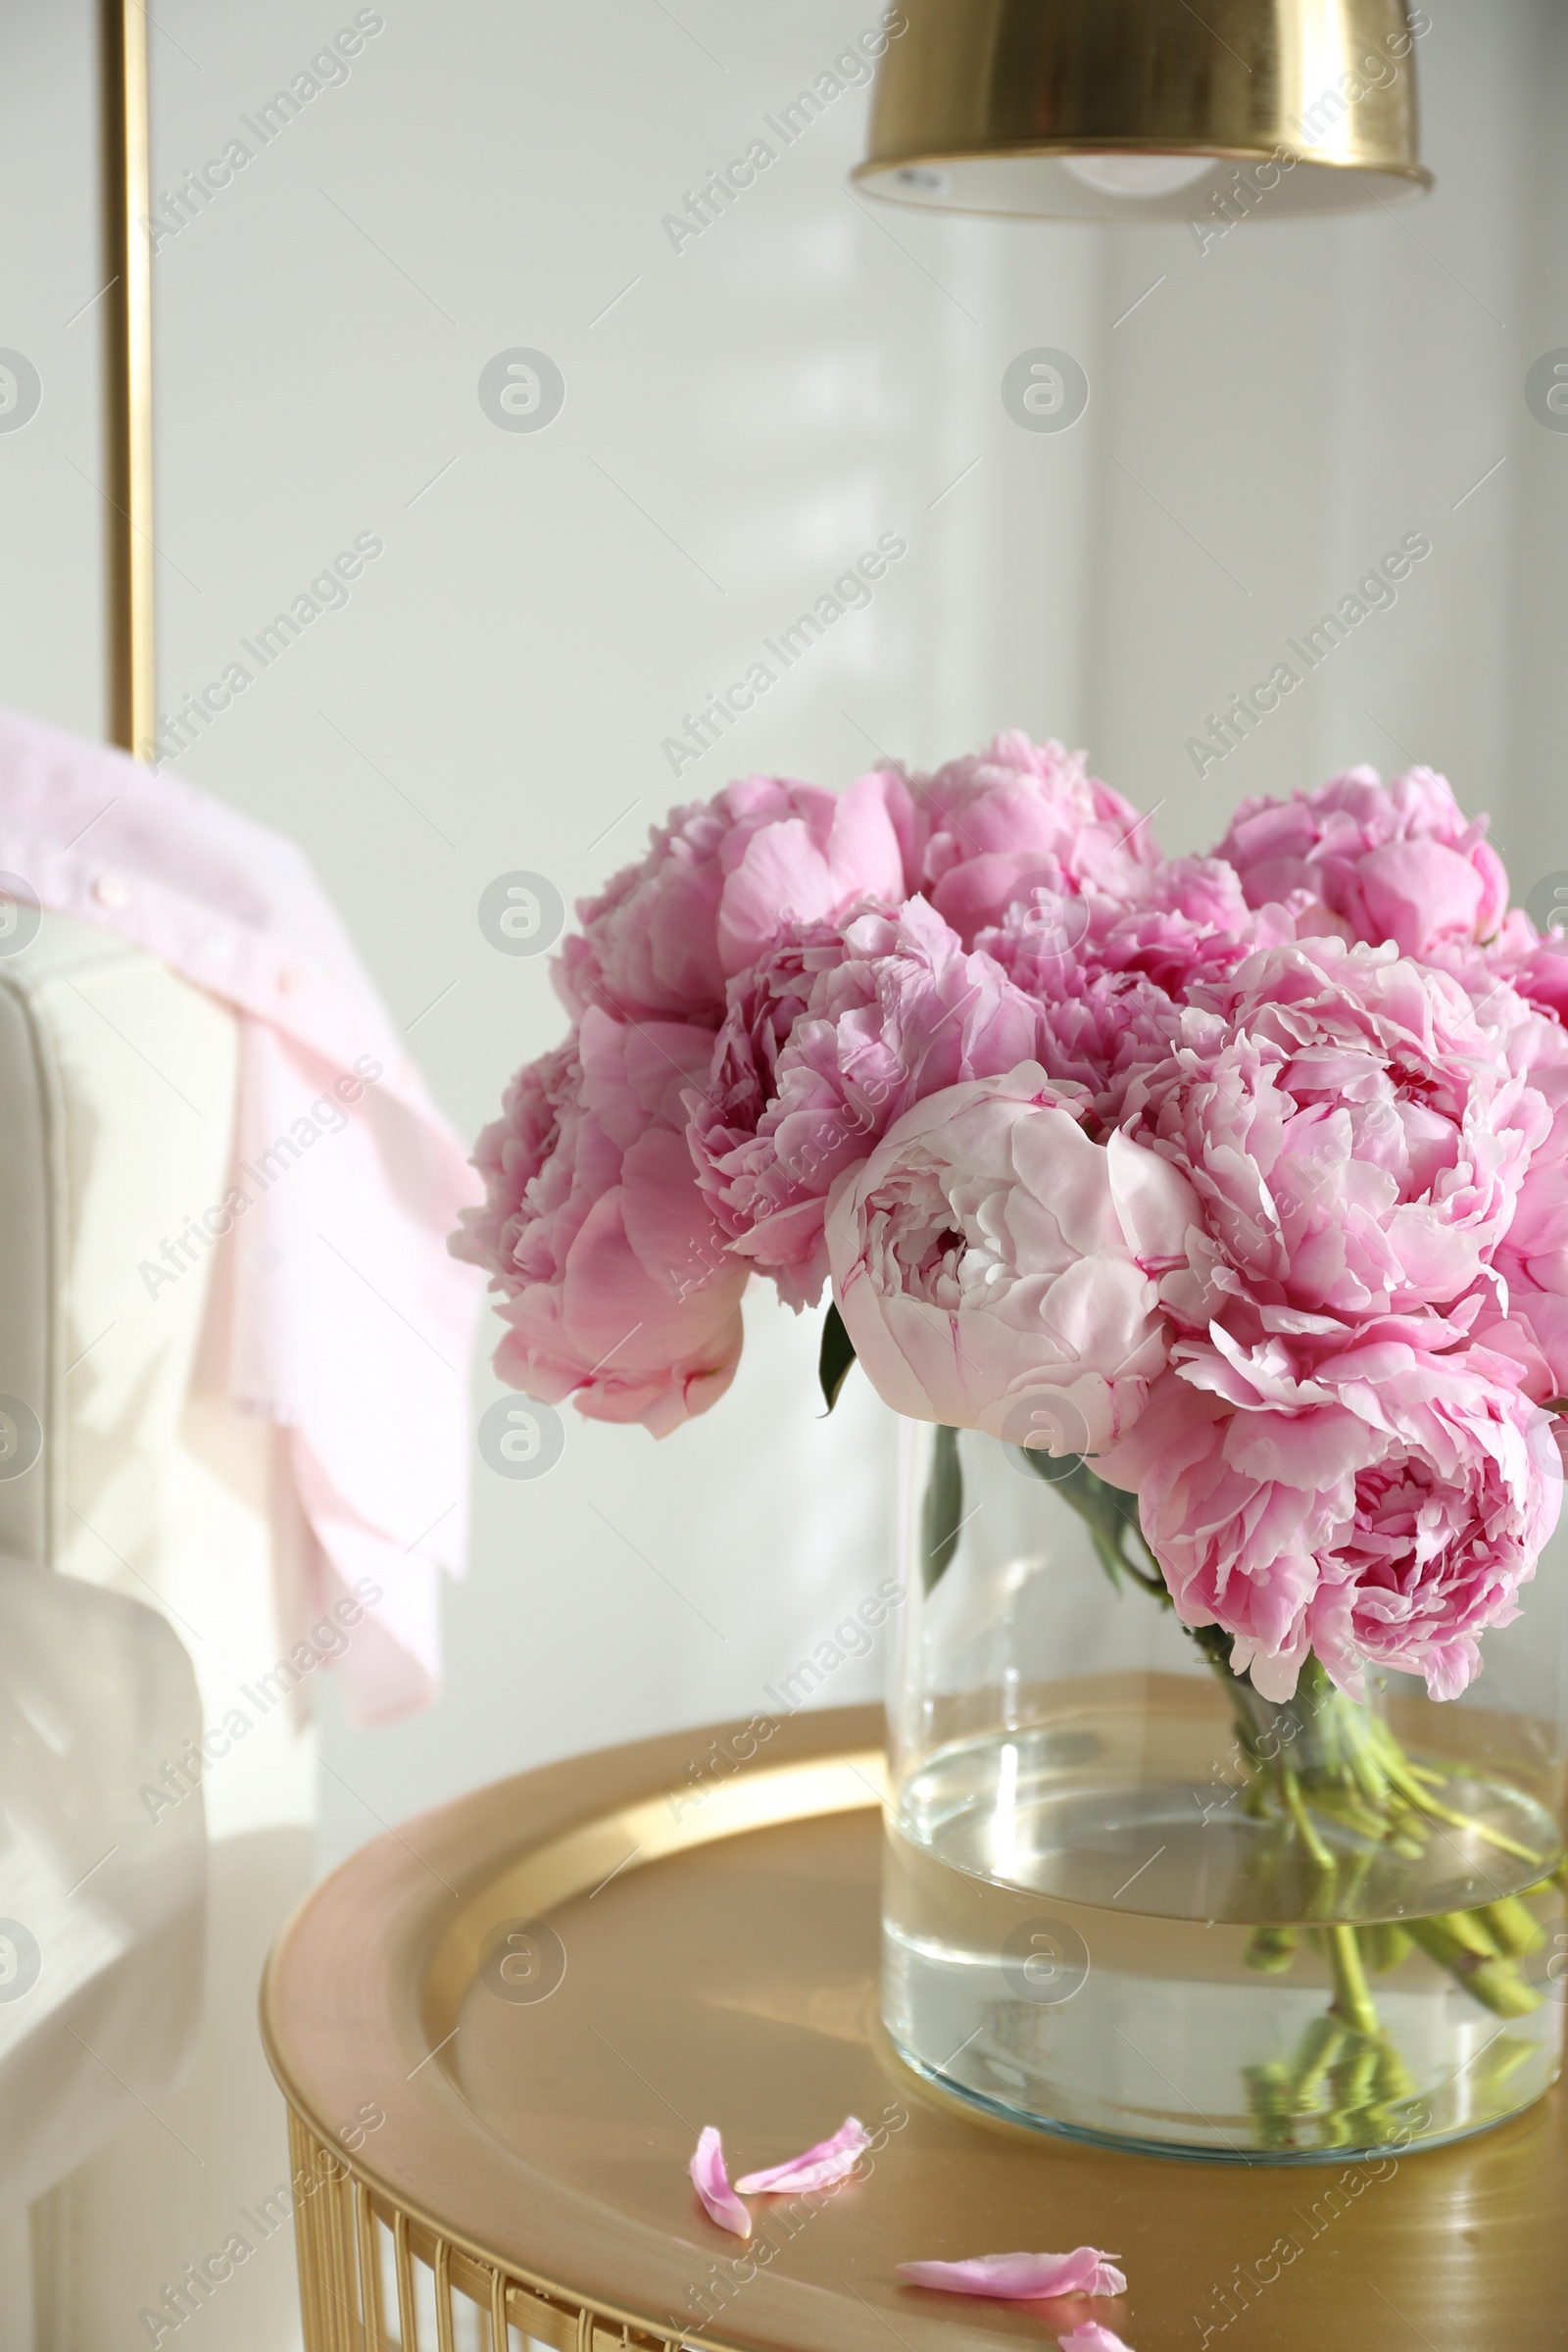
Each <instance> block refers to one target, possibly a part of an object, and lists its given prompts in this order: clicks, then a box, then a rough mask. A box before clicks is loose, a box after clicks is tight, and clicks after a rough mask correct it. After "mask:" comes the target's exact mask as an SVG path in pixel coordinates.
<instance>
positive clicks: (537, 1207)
mask: <svg viewBox="0 0 1568 2352" xmlns="http://www.w3.org/2000/svg"><path fill="white" fill-rule="evenodd" d="M711 1050H712V1039H711V1036H710V1034H709V1033H708V1031H706V1030H703V1029H694V1028H691V1027H688V1026H687V1025H686V1024H684V1023H682V1022H677V1021H648V1022H643V1023H640V1024H637V1025H634V1026H631V1027H628V1026H626V1025H625V1024H623V1023H621V1022H619V1021H614V1020H612V1019H611V1018H610V1016H609V1014H608V1013H605V1012H602V1011H599V1010H598V1009H597V1008H593V1009H590V1010H589V1012H588V1013H587V1014H585V1016H584V1018H583V1022H582V1028H581V1033H580V1036H579V1038H578V1040H577V1045H576V1050H575V1052H573V1050H572V1049H571V1048H569V1047H568V1048H564V1049H559V1050H558V1051H557V1052H555V1053H553V1054H546V1055H545V1056H544V1057H543V1059H542V1060H540V1061H539V1062H536V1063H533V1064H530V1065H529V1066H528V1067H527V1068H525V1069H523V1070H520V1071H519V1072H518V1073H517V1075H516V1077H515V1079H514V1080H513V1082H512V1085H511V1086H510V1087H509V1089H508V1091H507V1096H506V1102H505V1104H504V1107H503V1111H502V1116H501V1118H500V1119H499V1120H498V1121H497V1122H496V1123H495V1124H494V1125H493V1126H491V1127H487V1128H486V1129H485V1131H484V1133H483V1135H481V1137H480V1138H479V1144H478V1148H477V1151H476V1152H475V1155H474V1164H475V1165H476V1166H477V1167H478V1169H479V1171H480V1173H481V1174H482V1175H483V1176H484V1178H485V1188H486V1198H485V1201H484V1204H483V1206H482V1207H480V1208H477V1209H469V1210H466V1211H465V1212H464V1231H463V1232H462V1233H461V1234H460V1235H458V1236H457V1237H456V1238H455V1239H454V1241H453V1244H452V1248H453V1251H454V1254H455V1255H457V1256H460V1257H466V1258H469V1259H471V1260H472V1261H473V1263H474V1264H476V1265H480V1266H483V1267H485V1268H486V1270H487V1271H488V1272H489V1273H490V1275H491V1277H492V1288H493V1289H496V1290H499V1291H500V1292H502V1293H503V1295H504V1297H505V1299H506V1304H505V1305H504V1306H503V1307H502V1309H501V1312H502V1315H503V1316H504V1318H505V1319H506V1321H507V1322H508V1323H509V1324H510V1325H511V1327H512V1328H511V1329H510V1330H509V1331H508V1332H507V1334H506V1336H505V1338H504V1339H503V1340H502V1342H501V1345H500V1348H498V1349H497V1352H496V1369H497V1371H498V1372H499V1373H500V1374H501V1376H502V1378H503V1379H504V1380H507V1381H510V1382H511V1383H512V1385H513V1386H514V1387H515V1388H520V1389H524V1390H526V1391H527V1393H528V1394H529V1395H530V1396H532V1397H540V1398H542V1399H544V1400H545V1401H546V1402H547V1403H552V1404H554V1403H559V1402H560V1401H561V1400H562V1399H563V1398H564V1397H568V1396H569V1397H571V1398H572V1400H573V1402H574V1403H575V1404H576V1407H577V1409H578V1411H579V1412H581V1413H584V1414H586V1415H587V1416H588V1417H589V1418H590V1419H593V1420H599V1421H641V1422H642V1424H643V1425H644V1427H645V1428H647V1429H650V1430H652V1431H653V1433H654V1435H655V1436H656V1437H663V1436H664V1435H666V1434H667V1432H668V1431H670V1430H671V1429H673V1428H675V1427H676V1425H677V1424H678V1423H679V1422H681V1421H683V1420H686V1419H687V1418H689V1417H690V1416H691V1415H692V1414H694V1413H700V1412H706V1410H707V1409H708V1407H709V1406H710V1405H711V1404H712V1403H714V1402H716V1400H717V1399H718V1397H721V1396H722V1395H723V1393H724V1391H725V1390H726V1389H727V1388H728V1386H729V1384H730V1381H731V1379H732V1378H733V1377H734V1372H735V1365H736V1362H737V1360H738V1359H739V1356H740V1349H741V1315H740V1297H741V1292H742V1291H743V1290H744V1288H745V1286H746V1268H745V1267H744V1266H739V1265H737V1264H736V1263H735V1262H734V1260H733V1259H731V1258H730V1257H729V1255H728V1253H727V1251H726V1250H725V1249H724V1237H723V1235H722V1234H721V1233H720V1232H719V1231H718V1229H717V1227H716V1226H715V1225H714V1223H713V1219H712V1216H711V1212H710V1210H709V1208H708V1205H707V1203H706V1201H704V1199H703V1197H702V1194H701V1193H700V1192H699V1191H698V1189H697V1185H696V1183H695V1181H694V1176H693V1170H692V1164H691V1155H690V1153H689V1152H688V1151H687V1149H686V1142H685V1135H684V1128H685V1112H684V1109H683V1106H682V1103H681V1096H682V1093H683V1090H684V1089H685V1088H686V1087H688V1086H689V1085H691V1084H692V1083H693V1082H694V1081H695V1080H698V1079H700V1078H701V1077H703V1076H704V1075H706V1072H707V1067H708V1062H709V1059H710V1056H711Z"/></svg>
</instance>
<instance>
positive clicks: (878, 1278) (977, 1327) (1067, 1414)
mask: <svg viewBox="0 0 1568 2352" xmlns="http://www.w3.org/2000/svg"><path fill="white" fill-rule="evenodd" d="M1197 1213H1198V1210H1197V1202H1196V1199H1195V1196H1194V1194H1193V1192H1192V1188H1191V1187H1190V1186H1189V1185H1188V1184H1187V1183H1186V1182H1185V1180H1184V1179H1183V1178H1182V1177H1181V1176H1179V1175H1178V1174H1177V1173H1176V1171H1175V1170H1174V1169H1173V1168H1172V1167H1171V1166H1170V1165H1169V1164H1168V1163H1167V1162H1166V1161H1165V1160H1163V1159H1161V1158H1160V1157H1158V1155H1157V1154H1155V1153H1154V1152H1149V1151H1146V1150H1144V1149H1142V1148H1141V1147H1140V1146H1139V1145H1137V1144H1134V1143H1130V1142H1129V1141H1128V1139H1127V1138H1126V1137H1125V1136H1123V1135H1112V1136H1111V1138H1110V1140H1109V1143H1108V1144H1106V1145H1099V1144H1095V1143H1092V1142H1091V1141H1090V1139H1089V1137H1088V1136H1087V1135H1086V1134H1085V1133H1084V1131H1083V1129H1082V1127H1081V1126H1080V1125H1079V1124H1078V1122H1077V1119H1076V1118H1075V1117H1074V1115H1073V1111H1072V1109H1069V1108H1066V1107H1063V1104H1062V1097H1061V1095H1060V1093H1059V1091H1058V1090H1057V1089H1055V1088H1054V1087H1053V1086H1052V1085H1051V1083H1050V1081H1049V1080H1048V1079H1047V1077H1046V1074H1045V1072H1044V1070H1042V1069H1041V1068H1040V1067H1039V1065H1038V1064H1037V1063H1033V1062H1025V1063H1023V1064H1021V1065H1020V1066H1019V1067H1018V1068H1017V1069H1015V1070H1012V1071H1010V1072H1009V1073H1008V1074H1007V1075H1006V1076H1005V1077H1003V1078H987V1079H977V1080H974V1081H971V1082H969V1083H967V1084H964V1085H960V1086H954V1087H949V1088H948V1089H947V1091H946V1092H945V1093H943V1094H939V1095H933V1096H931V1097H929V1098H928V1099H927V1100H926V1101H924V1102H922V1103H917V1104H916V1105H915V1106H914V1108H913V1109H911V1110H908V1111H907V1112H906V1113H905V1115H904V1116H903V1117H902V1118H901V1119H899V1120H898V1121H897V1122H896V1124H895V1125H894V1126H893V1127H891V1128H890V1129H889V1131H888V1133H887V1134H886V1135H885V1136H884V1137H883V1139H882V1141H881V1143H880V1144H878V1145H877V1147H876V1149H875V1150H874V1151H873V1152H871V1154H870V1156H869V1158H868V1159H866V1160H864V1161H862V1162H861V1163H860V1165H859V1166H858V1167H856V1168H853V1169H851V1170H849V1171H848V1172H847V1173H846V1174H845V1175H843V1176H841V1177H840V1178H839V1180H838V1182H837V1184H836V1185H835V1187H834V1190H833V1193H832V1195H831V1197H830V1200H829V1203H828V1216H827V1249H828V1257H829V1261H830V1264H831V1267H832V1273H833V1291H834V1296H835V1298H836V1299H837V1301H838V1306H839V1311H840V1313H841V1314H842V1316H843V1318H844V1322H845V1326H846V1328H847V1330H848V1332H849V1335H850V1338H851V1340H852V1341H853V1342H854V1344H855V1348H856V1352H857V1354H858V1358H859V1361H860V1363H861V1365H862V1367H863V1369H864V1370H865V1372H866V1374H867V1376H868V1377H869V1379H870V1381H871V1384H872V1386H873V1388H875V1390H876V1391H877V1393H878V1395H879V1396H880V1397H882V1398H883V1399H884V1401H885V1402H887V1403H888V1404H891V1405H892V1406H893V1407H894V1409H895V1411H897V1412H901V1413H904V1414H907V1415H908V1416H909V1417H910V1418H911V1419H914V1420H920V1421H938V1422H945V1423H947V1424H948V1425H949V1426H951V1427H957V1428H979V1429H984V1430H988V1431H990V1432H991V1434H992V1435H993V1436H998V1437H1005V1438H1009V1439H1013V1440H1015V1441H1017V1442H1019V1443H1023V1442H1025V1438H1024V1432H1025V1430H1026V1429H1032V1428H1034V1427H1037V1426H1039V1425H1040V1424H1038V1423H1037V1421H1036V1418H1035V1406H1036V1405H1037V1403H1038V1401H1039V1400H1040V1399H1041V1398H1042V1397H1049V1398H1050V1399H1052V1400H1054V1404H1055V1407H1056V1411H1055V1417H1054V1423H1052V1422H1049V1421H1048V1423H1047V1424H1046V1425H1047V1426H1050V1427H1053V1429H1054V1439H1053V1443H1052V1446H1051V1450H1053V1451H1057V1450H1060V1451H1064V1452H1065V1451H1084V1450H1088V1449H1091V1448H1094V1447H1098V1446H1103V1445H1107V1444H1108V1443H1109V1442H1110V1441H1111V1439H1112V1438H1114V1437H1116V1436H1117V1435H1119V1434H1120V1433H1121V1432H1122V1431H1123V1430H1125V1429H1126V1428H1128V1427H1129V1426H1130V1425H1131V1424H1132V1422H1133V1421H1135V1420H1136V1418H1137V1416H1138V1414H1139V1412H1140V1411H1141V1410H1142V1408H1143V1403H1144V1398H1145V1396H1146V1394H1147V1390H1148V1384H1149V1382H1150V1381H1151V1380H1152V1379H1153V1378H1155V1377H1156V1376H1157V1374H1158V1373H1159V1372H1160V1371H1162V1370H1163V1368H1164V1365H1165V1362H1166V1341H1165V1331H1164V1324H1163V1319H1162V1317H1161V1314H1160V1305H1159V1294H1158V1280H1159V1277H1160V1275H1161V1274H1162V1273H1163V1272H1165V1271H1166V1270H1167V1269H1168V1268H1169V1267H1171V1266H1173V1265H1175V1264H1177V1263H1180V1262H1182V1261H1183V1260H1184V1259H1185V1254H1186V1250H1187V1229H1188V1226H1189V1224H1190V1223H1191V1222H1192V1220H1193V1219H1194V1217H1195V1216H1196V1215H1197ZM1069 1433H1072V1434H1069ZM1031 1442H1032V1441H1031Z"/></svg>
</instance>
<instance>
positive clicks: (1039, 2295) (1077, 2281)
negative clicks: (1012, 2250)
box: [898, 2246, 1127, 2303]
mask: <svg viewBox="0 0 1568 2352" xmlns="http://www.w3.org/2000/svg"><path fill="white" fill-rule="evenodd" d="M898 2274H899V2277H900V2278H902V2279H903V2280H904V2282H905V2284H906V2285H907V2286H929V2287H934V2288H935V2289H936V2290H937V2291H938V2292H939V2293H941V2294H947V2295H992V2296H995V2297H997V2298H998V2299H999V2300H1001V2301H1005V2302H1009V2303H1033V2302H1044V2301H1047V2300H1049V2299H1050V2298H1052V2297H1054V2296H1056V2295H1124V2294H1125V2293H1126V2292H1127V2280H1126V2278H1125V2277H1124V2276H1123V2274H1122V2273H1121V2272H1120V2271H1119V2270H1118V2269H1117V2268H1116V2262H1115V2257H1114V2256H1113V2255H1110V2254H1102V2253H1101V2252H1100V2250H1099V2248H1098V2247H1097V2246H1078V2247H1076V2248H1075V2249H1074V2250H1073V2252H1072V2253H1071V2254H972V2255H970V2256H969V2257H968V2258H967V2259H966V2260H965V2261H963V2262H901V2263H900V2264H899V2266H898Z"/></svg>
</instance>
